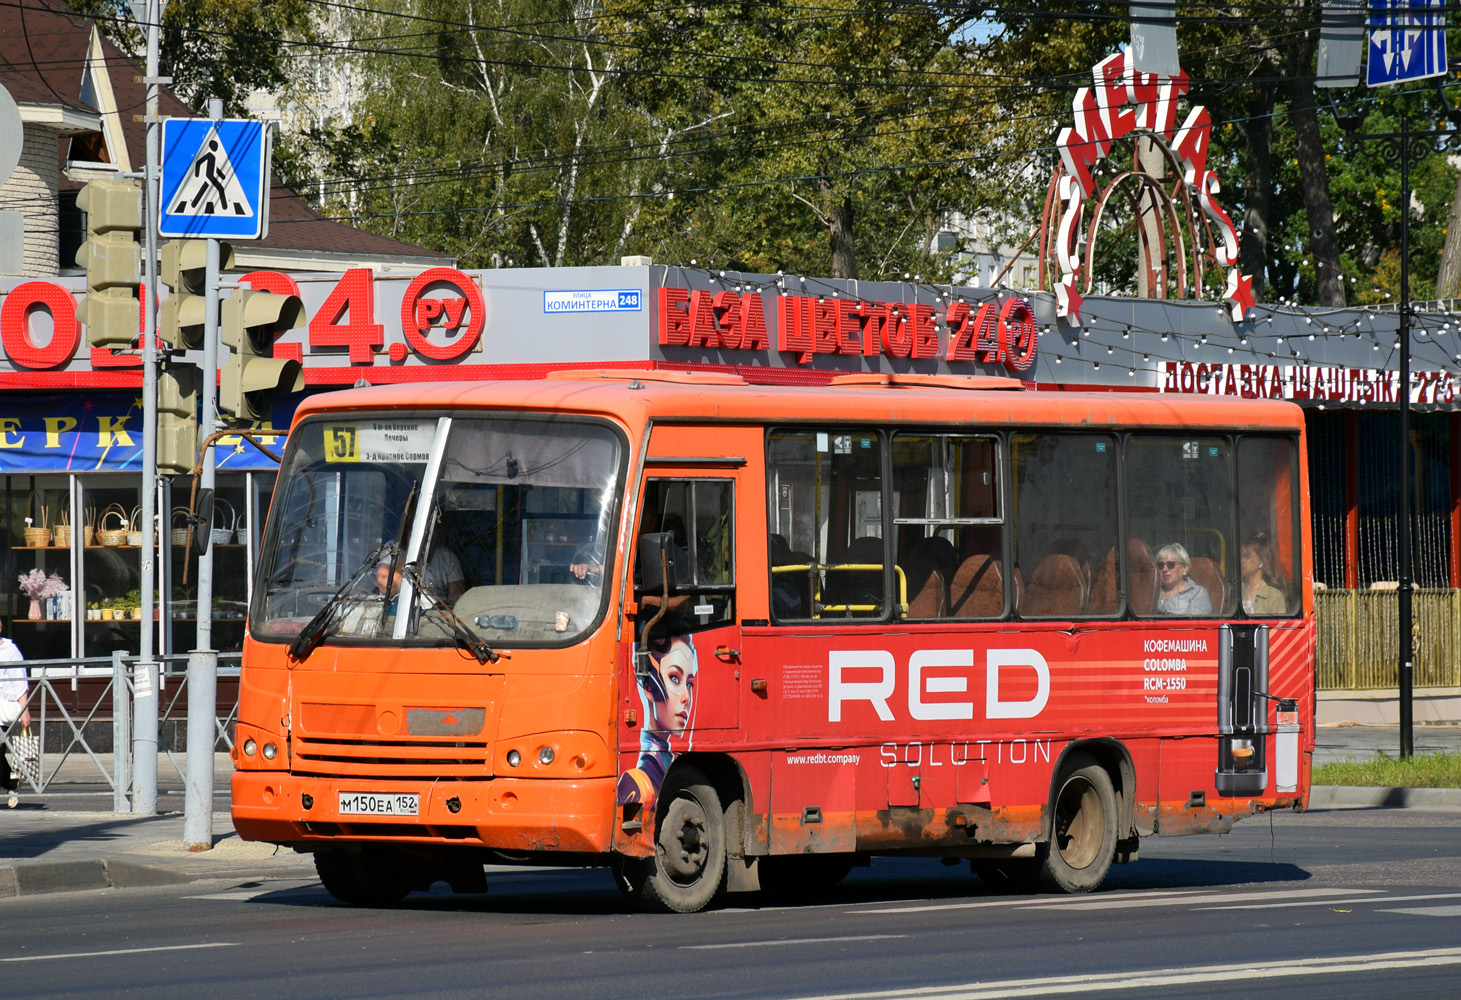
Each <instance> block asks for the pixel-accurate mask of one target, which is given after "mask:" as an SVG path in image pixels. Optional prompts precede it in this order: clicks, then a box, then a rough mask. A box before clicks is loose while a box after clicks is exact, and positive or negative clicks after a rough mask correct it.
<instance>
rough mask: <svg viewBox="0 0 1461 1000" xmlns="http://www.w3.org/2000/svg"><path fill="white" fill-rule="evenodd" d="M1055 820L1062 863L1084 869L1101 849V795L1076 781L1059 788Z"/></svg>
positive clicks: (1082, 780) (1083, 782)
mask: <svg viewBox="0 0 1461 1000" xmlns="http://www.w3.org/2000/svg"><path fill="white" fill-rule="evenodd" d="M1056 821H1057V834H1056V837H1057V839H1058V841H1059V845H1060V856H1061V857H1062V858H1063V859H1065V863H1066V864H1068V865H1070V867H1072V868H1084V867H1086V866H1087V865H1089V864H1090V863H1091V862H1093V861H1095V860H1096V853H1097V852H1098V851H1099V850H1100V847H1101V796H1100V795H1098V794H1097V793H1096V790H1095V789H1094V788H1093V787H1091V784H1090V782H1088V781H1085V780H1084V779H1076V780H1074V781H1072V782H1070V783H1069V784H1068V785H1066V786H1065V788H1064V789H1062V791H1061V795H1060V805H1059V807H1058V809H1057V811H1056Z"/></svg>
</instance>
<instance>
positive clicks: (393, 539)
mask: <svg viewBox="0 0 1461 1000" xmlns="http://www.w3.org/2000/svg"><path fill="white" fill-rule="evenodd" d="M290 443H291V446H292V449H291V451H290V453H289V455H288V457H287V458H286V459H285V465H284V467H283V469H282V470H281V474H280V477H279V489H278V493H277V494H276V497H275V500H274V516H273V523H272V524H271V527H270V531H269V535H268V538H267V539H266V540H265V551H264V552H263V554H262V557H261V569H262V573H261V578H260V579H261V584H262V585H261V586H260V587H258V588H256V591H255V593H256V602H257V603H256V605H255V607H254V613H253V624H252V626H251V630H252V632H253V634H254V635H255V636H256V637H258V638H262V639H266V640H267V639H270V638H274V639H281V640H282V639H291V640H292V639H294V638H295V637H296V636H299V635H300V633H301V631H302V630H307V631H308V632H309V633H310V634H311V635H312V636H318V638H319V641H325V642H329V641H331V640H332V639H335V638H339V639H342V640H349V641H358V642H366V643H373V644H396V643H398V642H402V641H417V642H422V643H426V644H450V643H452V642H453V641H456V642H457V643H458V644H460V643H461V642H462V641H463V640H464V639H470V640H472V641H485V642H487V643H490V644H491V645H493V646H499V645H506V646H524V645H526V646H533V645H548V646H552V645H561V644H565V643H568V642H571V641H574V640H575V639H577V638H579V637H581V636H582V635H583V634H584V633H585V631H586V630H588V629H589V628H590V627H591V626H592V625H593V623H594V622H595V621H596V620H597V619H598V617H599V616H600V614H601V613H602V605H603V596H604V591H605V587H604V580H605V579H606V577H607V576H608V574H606V572H605V563H606V561H608V560H609V559H610V554H611V552H612V550H613V545H612V544H611V542H610V539H611V535H612V532H613V522H614V516H615V512H616V506H615V497H616V496H617V495H618V492H619V490H618V484H619V479H620V476H621V465H622V453H623V449H622V446H621V442H620V439H619V436H618V435H617V434H615V433H614V432H613V431H612V430H610V429H609V428H608V427H607V426H606V425H603V424H598V423H592V422H589V421H585V420H567V419H555V418H548V417H545V416H523V417H490V418H484V417H475V416H474V417H461V416H456V417H438V416H415V415H411V416H381V417H370V416H361V415H358V414H350V415H349V416H348V417H345V418H343V419H342V418H340V417H332V418H329V419H324V420H311V421H307V422H305V423H303V424H301V425H300V426H299V427H298V428H297V429H296V430H295V431H294V433H293V434H291V436H290ZM307 627H308V628H307ZM311 645H313V642H312V643H311Z"/></svg>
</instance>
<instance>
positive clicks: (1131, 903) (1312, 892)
mask: <svg viewBox="0 0 1461 1000" xmlns="http://www.w3.org/2000/svg"><path fill="white" fill-rule="evenodd" d="M1384 891H1385V890H1383V889H1278V890H1273V889H1265V890H1264V891H1262V892H1231V893H1214V894H1212V895H1207V896H1186V897H1180V898H1177V899H1153V900H1149V901H1148V900H1114V901H1107V900H1106V899H1105V898H1101V899H1082V900H1072V901H1069V902H1066V901H1059V902H1054V903H1050V904H1048V908H1049V909H1052V910H1115V909H1121V908H1123V907H1139V906H1183V905H1187V904H1196V903H1227V902H1237V901H1240V900H1264V899H1275V900H1277V899H1284V900H1292V899H1303V898H1305V897H1309V896H1329V897H1333V896H1340V897H1345V899H1344V901H1346V902H1347V901H1348V895H1349V894H1353V895H1362V894H1365V893H1377V894H1378V893H1383V892H1384ZM1330 901H1331V902H1333V900H1332V899H1331V900H1330Z"/></svg>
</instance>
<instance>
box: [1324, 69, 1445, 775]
mask: <svg viewBox="0 0 1461 1000" xmlns="http://www.w3.org/2000/svg"><path fill="white" fill-rule="evenodd" d="M1439 89H1440V88H1439V86H1438V87H1437V90H1438V91H1439ZM1441 99H1442V101H1443V103H1445V94H1444V93H1442V94H1441ZM1446 109H1447V115H1448V117H1451V118H1452V119H1453V120H1455V117H1456V114H1455V113H1454V112H1453V111H1452V110H1451V108H1450V105H1449V103H1447V104H1446ZM1334 117H1335V120H1336V121H1338V123H1339V125H1340V127H1341V128H1343V129H1344V130H1345V132H1346V133H1348V135H1349V138H1351V139H1353V140H1355V141H1357V142H1361V143H1366V142H1373V143H1376V144H1377V146H1378V148H1379V150H1380V154H1381V155H1382V156H1383V157H1384V158H1385V159H1386V160H1388V161H1390V162H1392V163H1395V164H1397V165H1398V166H1399V167H1400V313H1399V322H1398V324H1397V326H1398V329H1397V331H1396V334H1397V336H1398V337H1399V340H1400V490H1399V493H1400V496H1399V507H1400V511H1399V515H1400V516H1399V518H1398V523H1397V529H1398V530H1397V535H1398V538H1397V539H1396V541H1397V544H1398V546H1399V549H1400V553H1399V562H1400V566H1399V569H1400V581H1399V583H1400V586H1399V590H1398V593H1397V594H1396V597H1397V604H1398V607H1397V612H1398V617H1399V622H1398V628H1399V632H1400V634H1399V636H1398V639H1399V656H1398V660H1399V668H1400V673H1399V698H1400V756H1401V757H1402V758H1404V757H1410V756H1412V755H1414V753H1415V719H1414V711H1413V709H1414V702H1415V698H1414V670H1413V664H1414V635H1413V629H1414V603H1413V602H1414V598H1415V574H1414V570H1413V567H1412V563H1411V539H1410V536H1411V532H1410V495H1411V448H1410V166H1411V163H1412V162H1413V161H1415V160H1418V159H1419V158H1421V157H1423V156H1425V155H1427V154H1429V153H1431V152H1434V151H1435V149H1436V141H1437V140H1438V139H1439V140H1441V142H1442V143H1444V142H1445V141H1446V140H1448V139H1450V138H1451V137H1452V136H1453V135H1454V134H1455V130H1454V129H1450V128H1436V129H1426V130H1423V131H1415V130H1413V129H1412V128H1411V127H1410V116H1409V115H1407V114H1405V113H1402V114H1401V116H1400V131H1398V132H1375V133H1361V132H1359V131H1358V130H1359V127H1360V124H1361V123H1362V122H1363V121H1364V112H1363V111H1362V110H1361V111H1359V112H1358V113H1342V112H1341V111H1340V110H1339V109H1338V108H1337V107H1336V108H1335V109H1334ZM1451 543H1452V544H1453V545H1454V544H1457V540H1456V539H1452V542H1451Z"/></svg>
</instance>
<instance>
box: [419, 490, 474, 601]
mask: <svg viewBox="0 0 1461 1000" xmlns="http://www.w3.org/2000/svg"><path fill="white" fill-rule="evenodd" d="M423 575H424V576H425V579H426V585H427V586H428V587H430V588H431V589H432V591H434V592H435V593H436V596H437V597H440V598H441V599H442V600H444V601H446V603H448V604H455V603H456V602H457V598H459V597H461V596H462V595H463V594H465V593H466V592H467V579H466V576H465V575H464V574H463V573H462V562H461V560H460V559H458V558H457V555H456V553H455V552H453V551H452V550H451V549H449V548H447V546H446V524H445V523H444V522H443V521H442V517H441V511H439V510H438V511H437V513H436V523H435V524H434V525H432V528H431V555H430V556H428V557H427V559H426V572H425V574H423Z"/></svg>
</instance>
